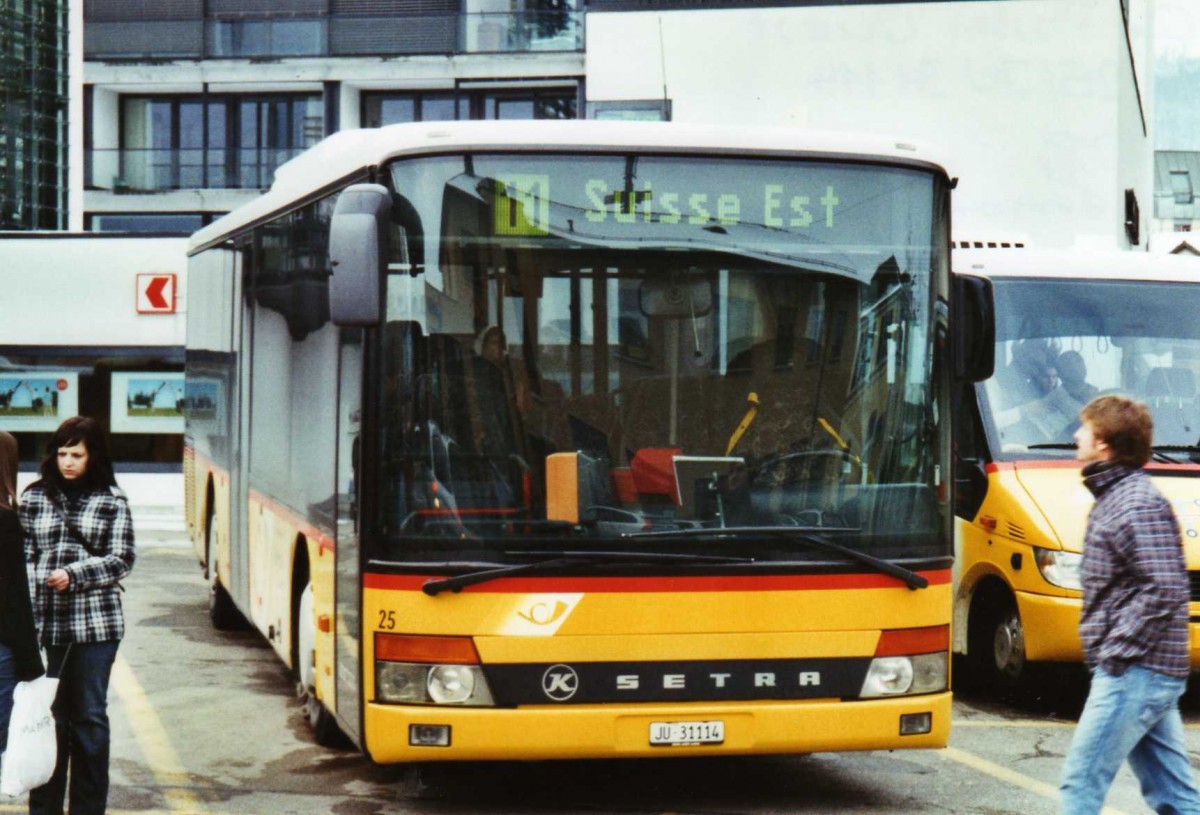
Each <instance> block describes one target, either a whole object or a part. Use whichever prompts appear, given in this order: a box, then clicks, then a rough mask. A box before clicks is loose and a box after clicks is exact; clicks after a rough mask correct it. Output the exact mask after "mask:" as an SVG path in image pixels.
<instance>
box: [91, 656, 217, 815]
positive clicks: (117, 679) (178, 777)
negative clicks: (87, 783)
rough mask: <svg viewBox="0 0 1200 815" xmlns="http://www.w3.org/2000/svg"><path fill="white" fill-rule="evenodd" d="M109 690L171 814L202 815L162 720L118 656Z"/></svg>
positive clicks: (185, 771)
mask: <svg viewBox="0 0 1200 815" xmlns="http://www.w3.org/2000/svg"><path fill="white" fill-rule="evenodd" d="M112 686H113V690H115V691H116V693H117V696H118V697H119V698H120V700H121V704H122V705H123V706H124V708H125V717H126V718H127V719H128V720H129V727H130V730H132V731H133V735H134V737H135V738H136V739H137V742H138V747H139V748H141V751H142V755H143V756H144V757H145V759H146V765H147V767H149V769H150V772H151V773H152V774H153V775H154V779H155V781H157V782H158V785H159V787H160V788H161V789H162V794H163V797H164V798H166V799H167V806H169V807H170V811H171V812H173V813H189V815H206V810H205V809H204V805H203V802H202V801H201V800H200V798H199V797H198V796H197V795H196V794H195V793H194V792H193V791H192V790H191V789H190V788H189V786H188V785H189V784H190V783H191V777H190V776H189V775H188V772H187V770H185V769H184V767H183V762H182V761H180V760H179V755H178V754H177V753H176V752H175V748H174V747H173V746H172V745H171V739H170V737H169V736H168V735H167V730H166V728H165V727H163V723H162V720H161V719H159V718H158V714H157V713H156V712H155V711H154V706H153V705H151V704H150V699H149V697H147V696H146V692H145V691H144V690H142V686H141V684H140V683H139V682H138V681H137V677H135V676H134V675H133V671H132V670H131V669H130V667H129V663H127V662H126V661H125V660H124V659H123V658H122V657H121V656H120V655H119V654H118V655H117V661H116V663H115V664H114V665H113V673H112Z"/></svg>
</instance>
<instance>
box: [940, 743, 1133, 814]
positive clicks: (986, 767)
mask: <svg viewBox="0 0 1200 815" xmlns="http://www.w3.org/2000/svg"><path fill="white" fill-rule="evenodd" d="M938 754H939V755H940V756H941V757H942V758H944V759H945V760H947V761H955V762H957V763H959V764H962V765H963V766H964V767H970V768H971V769H972V770H976V771H978V772H981V773H983V774H984V775H990V776H991V777H992V778H995V779H997V780H999V781H1003V782H1004V783H1006V784H1012V785H1013V786H1014V787H1020V788H1021V789H1023V790H1028V791H1029V792H1032V793H1034V794H1036V795H1040V796H1042V797H1043V798H1049V799H1050V800H1051V801H1056V802H1057V801H1058V788H1057V787H1055V786H1054V785H1053V784H1047V783H1046V782H1045V781H1038V780H1037V779H1035V778H1030V777H1029V776H1027V775H1022V774H1021V773H1019V772H1016V771H1015V770H1010V769H1008V768H1007V767H1001V766H1000V765H999V764H996V763H995V762H992V761H988V760H987V759H985V758H980V757H979V756H977V755H975V754H974V753H968V752H967V751H965V750H959V749H958V748H957V747H947V748H946V749H945V750H941V751H939V753H938ZM1101 812H1102V813H1104V815H1124V813H1123V812H1121V810H1119V809H1113V808H1112V807H1105V808H1104V809H1102V810H1101Z"/></svg>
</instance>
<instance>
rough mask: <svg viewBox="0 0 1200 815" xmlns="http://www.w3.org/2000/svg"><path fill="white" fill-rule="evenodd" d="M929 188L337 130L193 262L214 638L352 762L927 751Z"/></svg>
mask: <svg viewBox="0 0 1200 815" xmlns="http://www.w3.org/2000/svg"><path fill="white" fill-rule="evenodd" d="M952 186H953V182H952V180H951V178H950V177H949V176H948V175H947V173H946V171H945V170H944V169H943V168H942V167H941V166H940V165H939V164H937V163H936V162H935V161H933V160H932V159H931V158H929V157H928V156H926V155H925V154H924V153H923V152H921V151H920V150H918V149H917V148H915V147H913V146H911V145H907V144H895V143H891V142H885V141H882V140H878V139H864V138H851V137H834V136H831V135H821V134H811V133H805V132H798V131H790V130H771V129H761V128H755V129H731V128H709V127H695V126H683V125H679V124H661V123H654V124H648V123H611V122H605V123H596V122H582V121H577V122H536V123H530V122H523V123H502V122H487V123H438V124H435V125H428V124H421V125H399V126H393V127H385V128H382V129H378V130H363V131H350V132H345V133H340V134H337V135H334V136H332V137H330V138H328V139H327V140H325V141H324V142H322V143H321V144H319V145H317V146H315V147H314V148H313V149H312V150H310V151H309V152H307V153H306V154H304V155H302V156H300V157H298V158H296V159H294V160H293V161H291V162H289V163H288V164H286V165H284V166H283V167H281V168H280V169H279V170H278V172H277V173H276V177H275V182H274V184H273V186H272V188H271V190H270V191H269V192H267V193H266V194H265V195H263V196H262V197H261V198H259V199H256V200H255V201H253V202H251V203H249V204H247V205H245V206H244V207H242V208H241V209H238V210H236V211H234V212H232V213H231V214H229V215H227V216H225V217H224V218H222V219H220V220H218V221H216V222H215V223H213V224H212V225H210V226H208V227H206V228H205V229H203V230H201V231H200V232H197V233H196V234H195V235H194V236H193V237H192V239H191V242H190V246H189V254H190V266H189V281H188V291H187V305H188V318H189V319H188V342H187V359H186V377H187V396H186V399H187V434H186V451H187V452H186V458H185V466H186V483H187V517H188V525H189V528H190V533H191V536H192V539H193V542H194V544H195V546H196V550H197V553H198V556H199V558H200V561H201V563H202V564H203V566H204V567H205V571H206V574H207V576H208V578H209V579H210V581H211V587H212V590H211V607H210V611H211V616H212V620H213V622H214V624H215V625H217V626H218V627H223V626H228V625H233V624H236V623H238V622H239V620H240V619H241V618H245V619H246V620H248V621H249V622H250V624H252V625H253V627H254V628H256V629H257V630H258V631H260V632H261V633H262V634H263V635H264V636H265V637H266V638H267V640H269V642H270V643H271V645H272V646H273V647H274V649H275V650H276V651H277V652H278V654H279V656H280V657H281V658H282V660H283V661H284V662H285V663H286V664H287V665H288V666H290V667H291V669H292V670H293V672H294V673H295V675H296V677H297V678H298V680H299V684H300V686H301V688H302V690H303V692H304V694H305V697H306V706H307V713H308V717H309V719H310V721H311V723H312V724H313V726H314V729H315V731H316V734H317V738H318V740H320V741H329V740H333V739H335V738H338V737H339V732H340V733H342V734H345V736H347V737H348V738H349V739H350V740H352V741H353V742H354V743H355V744H356V745H357V746H358V747H359V748H360V749H362V750H364V751H365V752H366V753H367V754H368V755H369V756H370V757H371V758H372V759H373V760H374V761H376V762H407V761H437V760H448V759H547V758H568V757H615V756H626V757H628V756H668V755H680V754H685V755H698V754H717V753H721V754H737V753H742V754H748V753H792V752H808V751H815V750H857V749H879V748H903V747H932V746H939V745H944V744H945V743H946V740H947V737H948V732H949V727H950V693H949V688H948V679H949V677H948V674H949V668H948V660H949V652H950V618H951V591H952V589H951V558H952V543H951V534H952V512H951V504H950V491H949V489H948V486H947V485H948V483H949V482H950V475H949V466H950V451H949V438H950V426H949V421H948V419H949V397H950V383H951V381H952V379H951V376H952V371H951V367H953V368H954V372H957V374H958V375H959V376H962V377H967V378H971V377H975V378H983V377H984V376H986V375H987V374H988V373H990V354H991V351H992V347H993V346H992V343H991V339H990V334H989V333H988V332H987V330H986V329H987V327H989V326H990V319H991V318H990V310H989V309H990V289H989V288H988V287H987V285H986V284H980V283H978V282H977V281H976V282H975V283H971V282H968V283H965V284H959V285H958V286H957V287H956V289H955V292H953V293H952V292H951V276H950V270H949V261H950V257H949V251H950V250H949V247H950V243H949V231H948V230H949V212H950V190H951V188H952ZM952 301H953V304H951V303H952ZM960 301H961V305H960V304H959V302H960ZM957 308H961V309H962V311H963V314H964V318H963V319H962V320H957V321H955V322H951V321H950V319H949V317H950V315H951V314H952V313H954V312H955V309H957ZM968 317H969V318H968Z"/></svg>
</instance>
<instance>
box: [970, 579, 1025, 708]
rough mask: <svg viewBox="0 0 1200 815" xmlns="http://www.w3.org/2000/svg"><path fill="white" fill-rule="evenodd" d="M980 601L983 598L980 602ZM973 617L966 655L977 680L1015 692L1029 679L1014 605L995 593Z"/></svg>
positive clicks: (1019, 618)
mask: <svg viewBox="0 0 1200 815" xmlns="http://www.w3.org/2000/svg"><path fill="white" fill-rule="evenodd" d="M981 599H983V598H981ZM986 600H987V601H986V602H984V603H981V604H980V607H979V610H978V613H977V614H973V615H972V617H973V618H975V619H973V620H972V625H971V642H970V643H969V644H968V651H969V653H970V654H972V655H973V657H974V658H973V659H972V660H971V661H972V663H974V666H975V669H976V670H975V672H976V674H977V676H978V677H979V679H981V680H982V681H983V683H984V684H985V685H987V686H990V687H992V688H993V689H996V690H1001V691H1005V690H1015V689H1017V688H1018V687H1020V686H1021V684H1022V683H1023V682H1024V680H1025V679H1026V677H1027V676H1028V675H1029V666H1028V663H1027V662H1026V660H1025V629H1024V627H1023V626H1022V625H1021V615H1020V613H1019V612H1018V611H1017V604H1016V601H1015V600H1014V599H1013V598H1012V597H1011V596H1010V595H1009V594H1007V593H1006V592H1000V591H996V592H993V593H992V594H991V596H990V597H989V598H986Z"/></svg>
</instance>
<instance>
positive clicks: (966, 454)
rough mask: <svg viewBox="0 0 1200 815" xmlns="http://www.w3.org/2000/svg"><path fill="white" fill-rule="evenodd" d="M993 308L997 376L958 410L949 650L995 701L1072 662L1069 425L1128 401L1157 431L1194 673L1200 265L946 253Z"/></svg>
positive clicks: (1076, 591) (1107, 256)
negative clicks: (1086, 410) (1141, 405)
mask: <svg viewBox="0 0 1200 815" xmlns="http://www.w3.org/2000/svg"><path fill="white" fill-rule="evenodd" d="M954 267H955V272H956V273H964V274H968V275H977V276H984V277H986V278H988V279H990V280H991V282H992V284H993V286H994V292H995V315H996V317H995V319H996V323H995V330H996V336H995V342H996V350H995V374H994V376H992V377H991V378H989V379H987V380H986V381H984V382H981V383H966V384H962V385H960V386H959V387H958V389H957V392H956V396H955V398H956V400H957V404H956V407H955V453H956V462H955V463H956V489H955V493H956V496H955V514H956V516H957V521H956V524H957V528H956V547H957V548H956V562H955V570H956V580H955V585H956V590H955V613H954V623H955V625H954V631H955V637H954V649H955V652H956V653H960V654H964V655H965V657H966V662H967V666H968V667H969V669H970V671H971V673H972V674H973V678H977V679H978V680H979V681H980V684H982V685H984V686H985V687H988V688H991V689H994V690H1002V691H1003V690H1014V689H1017V688H1018V687H1020V686H1033V685H1035V684H1036V682H1037V681H1039V680H1038V671H1037V670H1036V669H1037V667H1038V666H1039V665H1050V664H1054V663H1059V664H1063V663H1075V664H1078V663H1080V662H1081V661H1082V658H1083V654H1082V647H1081V644H1080V640H1079V634H1078V630H1077V629H1078V625H1079V615H1080V609H1081V603H1082V600H1081V598H1082V593H1081V591H1080V580H1079V568H1080V563H1081V561H1082V551H1083V538H1084V531H1085V527H1086V524H1087V515H1088V510H1089V509H1090V507H1091V505H1092V496H1091V494H1090V493H1089V492H1088V491H1087V489H1086V488H1085V487H1084V486H1083V482H1082V480H1081V475H1080V465H1079V463H1078V462H1076V460H1075V441H1074V438H1073V433H1074V431H1075V430H1076V429H1077V428H1078V426H1079V412H1080V410H1081V409H1082V408H1083V406H1084V405H1085V404H1086V403H1087V402H1088V401H1090V400H1091V399H1092V398H1094V397H1095V396H1098V395H1102V394H1106V393H1122V394H1125V395H1128V396H1131V397H1133V398H1136V399H1138V400H1140V401H1142V402H1145V403H1146V404H1147V405H1148V406H1149V407H1150V410H1151V412H1152V414H1153V418H1154V456H1153V459H1152V460H1151V462H1150V464H1149V465H1148V470H1149V472H1150V473H1151V475H1152V476H1153V478H1154V481H1155V483H1156V484H1157V486H1158V487H1159V489H1161V490H1162V491H1163V493H1164V494H1165V495H1166V496H1167V498H1168V499H1169V500H1170V501H1171V502H1172V503H1173V505H1174V507H1175V511H1176V514H1177V516H1178V518H1179V521H1180V525H1181V529H1182V530H1183V533H1184V536H1185V537H1184V543H1185V547H1186V555H1187V564H1188V568H1189V569H1190V570H1191V572H1190V574H1191V576H1192V601H1193V604H1192V640H1191V641H1192V665H1193V666H1194V667H1200V625H1198V624H1197V623H1198V622H1200V594H1198V593H1197V592H1198V591H1200V480H1197V479H1198V477H1200V402H1198V396H1200V392H1198V391H1197V387H1196V381H1197V375H1198V374H1200V322H1198V321H1197V320H1196V314H1197V313H1200V261H1197V260H1196V259H1195V258H1183V257H1177V256H1172V255H1150V254H1146V253H1144V252H1122V251H1115V250H1114V251H1108V252H1101V251H1095V250H1092V251H1082V250H1076V251H1071V250H1053V251H1050V250H1041V251H1039V250H1030V249H1017V248H1010V249H967V250H960V249H955V250H954Z"/></svg>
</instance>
